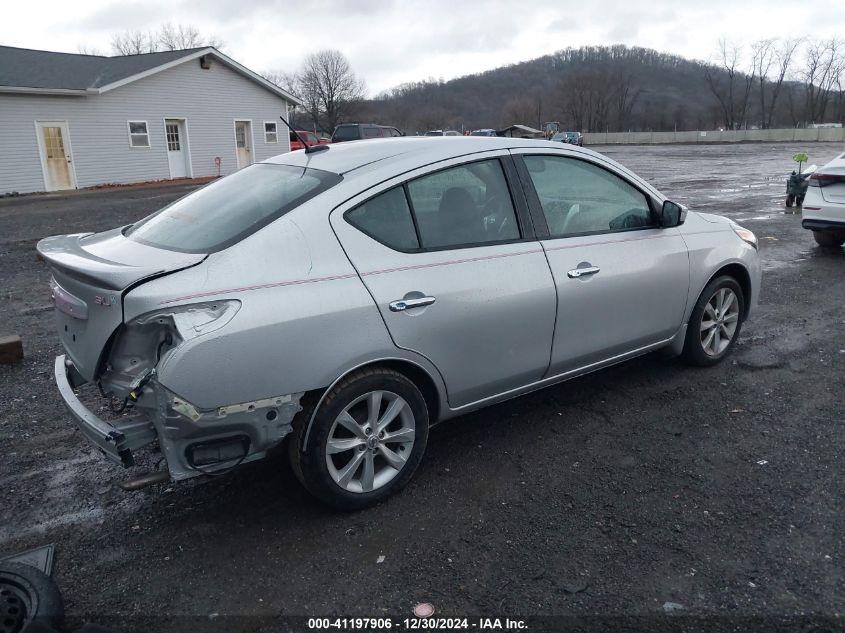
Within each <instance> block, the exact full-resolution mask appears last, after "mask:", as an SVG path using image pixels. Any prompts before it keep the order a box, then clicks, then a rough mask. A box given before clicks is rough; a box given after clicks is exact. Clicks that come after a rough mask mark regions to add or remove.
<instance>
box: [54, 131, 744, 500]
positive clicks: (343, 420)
mask: <svg viewBox="0 0 845 633" xmlns="http://www.w3.org/2000/svg"><path fill="white" fill-rule="evenodd" d="M37 248H38V252H39V253H40V255H41V256H42V257H43V259H44V260H45V261H46V262H47V263H48V265H49V267H50V271H51V273H52V279H51V282H50V283H51V289H52V297H53V301H54V303H55V308H56V324H57V328H58V334H59V338H60V339H61V342H62V345H63V347H64V350H65V353H64V354H62V355H61V356H59V357H58V358H56V360H55V364H54V374H55V379H56V381H57V384H58V389H59V393H60V395H61V398H62V399H63V400H64V402H65V404H66V405H67V407H68V410H69V412H70V415H71V417H72V418H74V420H75V421H76V424H77V425H78V427H79V428H80V429H81V431H82V435H83V436H84V437H86V438H87V439H88V440H89V441H90V442H91V443H93V444H94V445H95V446H96V447H97V448H98V449H100V451H102V452H103V453H104V455H105V456H106V457H108V458H109V459H111V460H113V461H114V462H116V463H117V464H122V465H123V466H132V465H133V464H134V463H135V457H134V456H135V454H136V452H137V451H138V450H139V449H142V448H144V449H145V450H155V451H160V452H161V461H162V462H163V463H164V464H165V466H164V468H163V469H162V470H161V471H158V472H157V473H154V474H152V475H149V474H147V475H145V476H144V477H142V478H139V479H136V480H133V481H132V482H128V483H127V484H126V485H128V486H135V487H140V486H142V485H146V484H149V483H153V482H156V481H158V482H160V481H166V480H169V479H172V480H184V479H188V478H190V477H195V476H198V475H204V474H222V473H225V472H228V471H230V470H232V469H233V468H236V467H238V466H240V465H241V464H243V463H246V462H251V461H254V460H258V459H262V458H264V457H265V456H266V455H268V452H269V451H271V449H273V448H274V447H276V446H278V445H279V444H280V443H282V442H283V441H285V440H286V441H287V449H288V455H289V458H290V460H291V462H292V465H293V470H294V472H295V473H296V476H297V477H298V478H299V480H300V481H301V482H302V483H303V484H304V485H305V487H306V488H307V489H308V490H309V491H311V492H312V493H313V494H314V495H315V496H317V497H318V498H320V499H322V500H323V501H325V502H326V503H329V504H331V505H334V506H336V507H339V508H344V509H357V508H363V507H366V506H369V505H372V504H374V503H377V502H378V501H380V500H382V499H384V498H385V497H387V496H388V495H390V494H391V493H393V492H395V491H396V490H398V489H400V488H401V487H402V486H404V485H405V483H407V482H408V480H409V479H410V478H411V476H412V475H413V473H414V471H415V470H416V468H417V466H418V465H419V463H420V461H421V459H422V456H423V453H424V451H425V448H426V443H427V439H428V431H429V427H430V426H431V425H432V424H435V423H438V422H442V421H445V420H448V419H450V418H454V417H457V416H460V415H462V414H465V413H468V412H470V411H473V410H476V409H480V408H482V407H485V406H487V405H490V404H494V403H497V402H501V401H503V400H507V399H510V398H514V397H516V396H519V395H521V394H525V393H528V392H530V391H534V390H536V389H539V388H542V387H545V386H548V385H552V384H555V383H557V382H560V381H563V380H567V379H569V378H573V377H576V376H579V375H582V374H585V373H588V372H592V371H595V370H597V369H600V368H602V367H606V366H609V365H613V364H616V363H619V362H622V361H624V360H627V359H630V358H633V357H635V356H639V355H641V354H644V353H646V352H649V351H651V350H656V349H659V348H666V349H668V350H670V351H671V352H672V353H673V354H678V355H681V356H682V357H683V358H684V359H685V360H686V361H687V362H689V363H691V364H693V365H702V366H707V365H713V364H715V363H718V362H719V361H721V360H723V359H724V358H725V357H726V356H727V355H728V354H730V352H731V350H732V349H733V347H734V345H735V343H736V341H737V338H738V337H739V334H740V329H741V327H742V323H743V321H744V320H745V319H746V318H747V317H748V315H749V312H750V311H751V309H752V306H754V305H755V304H756V303H757V298H758V293H759V287H760V262H759V258H758V254H757V240H756V238H755V236H754V234H753V233H752V232H751V231H749V230H747V229H744V228H742V227H740V226H739V225H737V224H736V223H734V222H732V221H730V220H728V219H726V218H723V217H719V216H715V215H710V214H705V213H695V212H692V211H687V210H686V209H684V208H683V207H681V206H679V205H678V204H675V203H674V202H672V201H670V200H668V199H667V198H666V197H665V196H664V195H663V194H661V193H660V192H659V191H657V190H656V189H655V188H654V187H652V186H651V185H650V184H649V183H647V182H646V181H644V180H642V179H641V178H639V177H637V176H636V175H634V174H633V173H632V172H630V171H629V170H627V169H625V168H624V167H622V166H621V165H619V164H617V163H615V162H614V161H612V160H610V159H608V158H606V157H604V156H602V155H600V154H598V153H595V152H592V151H589V150H584V149H581V148H575V147H572V148H570V147H568V146H562V145H561V144H560V143H550V142H546V141H537V140H524V139H517V138H498V137H497V138H477V137H476V138H462V139H460V140H457V139H442V138H440V139H428V140H427V139H420V138H416V139H395V140H392V141H389V142H387V141H385V142H373V143H349V144H345V143H342V144H340V145H331V146H329V147H328V148H327V149H326V150H325V151H323V152H319V153H314V154H305V153H304V152H289V153H286V154H282V155H280V156H276V157H275V158H272V159H269V160H266V161H264V162H262V163H258V164H254V165H251V166H249V167H246V168H244V169H241V170H240V171H238V172H235V173H234V174H232V175H230V176H226V177H225V178H222V179H220V180H217V181H214V182H213V183H211V184H209V185H207V186H205V187H203V188H202V189H199V190H196V191H194V192H192V193H189V194H188V195H186V196H185V197H183V198H181V199H179V200H177V201H176V202H174V203H172V204H170V205H168V206H166V207H164V208H163V209H161V210H160V211H158V212H156V213H154V214H152V215H150V216H148V217H146V218H144V219H142V220H139V221H137V222H135V223H134V224H131V225H129V226H123V227H119V228H115V229H113V230H110V231H105V232H102V233H77V234H73V235H60V236H56V237H50V238H46V239H43V240H41V241H40V242H39V243H38V246H37ZM76 389H86V390H87V391H88V394H89V395H88V396H86V397H91V398H98V397H102V398H103V399H104V405H111V410H112V411H115V412H117V411H123V412H124V413H126V412H128V415H119V414H117V415H111V414H109V417H108V418H106V417H101V416H102V415H103V414H101V413H99V412H100V411H107V410H108V409H109V407H108V406H102V407H96V408H95V409H93V410H92V409H89V408H88V407H87V406H86V405H85V404H83V402H82V401H81V400H80V398H79V396H78V395H77V394H76V392H75V390H76ZM490 432H496V430H495V428H491V430H490ZM492 458H494V456H491V459H492Z"/></svg>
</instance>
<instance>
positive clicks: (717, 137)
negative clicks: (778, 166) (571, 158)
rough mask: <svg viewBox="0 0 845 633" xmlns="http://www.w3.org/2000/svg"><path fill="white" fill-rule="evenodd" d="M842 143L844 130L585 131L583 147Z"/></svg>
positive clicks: (844, 138) (844, 134) (844, 140)
mask: <svg viewBox="0 0 845 633" xmlns="http://www.w3.org/2000/svg"><path fill="white" fill-rule="evenodd" d="M789 141H801V142H807V141H830V142H838V143H843V142H845V128H841V127H840V128H787V129H780V130H725V131H719V130H707V131H694V132H587V133H586V134H584V144H585V145H648V144H652V143H655V144H656V143H743V142H746V143H777V142H789Z"/></svg>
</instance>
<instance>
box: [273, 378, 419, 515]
mask: <svg viewBox="0 0 845 633" xmlns="http://www.w3.org/2000/svg"><path fill="white" fill-rule="evenodd" d="M312 414H313V415H314V421H313V424H312V425H311V429H310V431H308V434H307V438H304V437H303V434H304V433H305V431H306V429H307V425H308V421H309V420H310V418H311V416H312ZM428 423H429V420H428V408H427V406H426V403H425V399H424V398H423V396H422V394H421V393H420V391H419V389H417V387H416V386H415V385H414V383H412V382H411V381H410V380H408V379H407V378H406V377H405V376H403V375H402V374H400V373H399V372H396V371H394V370H392V369H388V368H383V367H376V368H369V369H362V370H359V371H356V372H354V373H352V374H351V375H349V376H347V377H346V378H344V379H343V380H342V381H341V382H340V383H338V384H337V385H336V386H335V387H334V388H332V390H331V391H330V392H329V393H328V394H327V395H326V396H325V398H323V401H322V402H321V403H320V404H319V407H318V408H317V411H316V413H314V409H313V408H312V407H308V406H306V407H305V408H304V409H303V411H301V412H300V416H299V418H298V420H296V421H295V423H294V433H293V434H292V436H291V438H290V439H291V441H290V443H289V454H290V458H291V462H292V465H293V470H294V472H295V473H296V475H297V477H298V478H299V479H300V481H301V482H302V483H303V485H304V486H305V487H306V488H307V489H308V491H309V492H311V493H312V494H313V495H314V496H316V497H317V498H318V499H320V500H322V501H324V502H325V503H327V504H329V505H332V506H334V507H336V508H339V509H341V510H358V509H362V508H366V507H369V506H372V505H374V504H376V503H378V502H380V501H382V500H383V499H385V498H386V497H388V496H390V495H391V494H393V493H394V492H396V491H397V490H399V489H400V488H402V487H403V486H404V485H405V484H406V483H408V481H409V480H410V479H411V477H412V476H413V474H414V471H415V470H416V468H417V466H418V465H419V463H420V460H421V459H422V456H423V453H424V452H425V446H426V442H427V440H428Z"/></svg>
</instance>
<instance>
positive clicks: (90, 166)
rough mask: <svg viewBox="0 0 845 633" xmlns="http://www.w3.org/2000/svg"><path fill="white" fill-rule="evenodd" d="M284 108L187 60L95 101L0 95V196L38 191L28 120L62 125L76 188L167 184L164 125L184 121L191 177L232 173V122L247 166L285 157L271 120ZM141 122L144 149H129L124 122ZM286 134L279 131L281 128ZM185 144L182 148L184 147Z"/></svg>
mask: <svg viewBox="0 0 845 633" xmlns="http://www.w3.org/2000/svg"><path fill="white" fill-rule="evenodd" d="M282 114H286V102H285V100H284V99H282V98H281V97H279V96H278V95H275V94H273V93H272V92H270V91H269V90H266V89H265V88H262V87H261V86H260V85H258V84H256V83H255V82H253V81H251V80H249V79H247V78H246V77H244V76H243V75H241V74H239V73H237V72H235V71H233V70H231V69H229V68H228V67H226V66H225V65H223V64H222V63H221V62H219V61H218V60H216V59H215V60H213V61H212V65H211V68H210V69H208V70H203V69H201V68H200V65H199V61H197V60H190V61H187V62H185V63H183V64H180V65H178V66H175V67H173V68H170V69H167V70H164V71H162V72H160V73H156V74H154V75H151V76H149V77H145V78H143V79H140V80H138V81H134V82H132V83H129V84H126V85H124V86H120V87H118V88H114V89H112V90H110V91H109V92H106V93H104V94H100V95H90V96H84V97H78V96H53V95H18V94H0V194H2V193H3V192H8V191H18V192H21V193H25V192H33V191H43V190H44V189H45V183H44V175H43V173H42V168H41V159H40V154H39V150H38V138H37V135H36V128H35V122H36V121H62V120H64V121H67V123H68V127H69V132H70V144H71V149H72V154H73V170H74V172H75V175H76V185H77V187H90V186H93V185H101V184H110V183H132V182H143V181H146V180H160V179H167V178H170V169H169V166H168V161H167V146H166V143H165V136H164V119H165V118H180V119H186V128H187V139H186V140H183V145H185V146H187V147H188V149H189V151H190V164H191V170H192V174H193V176H194V177H202V176H215V175H217V166H216V165H215V158H216V157H219V158H220V173H221V174H222V175H226V174H230V173H232V172H233V171H235V170H236V169H237V154H236V149H235V126H234V121H235V119H248V120H251V121H252V150H253V151H252V157H253V158H252V159H253V162H258V161H261V160H264V159H266V158H270V157H271V156H275V155H277V154H281V153H283V152H287V151H290V143H289V139H288V134H287V133H285V132H283V130H282V128H284V124H283V123H281V121H279V115H282ZM134 120H140V121H147V126H148V131H149V134H150V147H149V148H137V147H136V148H133V147H130V146H129V132H128V129H127V121H134ZM264 121H277V122H278V126H277V129H278V142H277V143H275V144H272V143H265V141H264ZM285 129H286V128H285ZM185 141H187V142H185Z"/></svg>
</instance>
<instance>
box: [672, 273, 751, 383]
mask: <svg viewBox="0 0 845 633" xmlns="http://www.w3.org/2000/svg"><path fill="white" fill-rule="evenodd" d="M744 314H745V295H744V294H743V292H742V287H741V286H740V285H739V284H738V283H737V281H736V279H734V278H733V277H729V276H727V275H723V276H721V277H717V278H716V279H714V280H713V281H711V282H710V283H709V284H707V287H706V288H704V290H703V292H702V293H701V296H700V297H699V298H698V301H697V302H696V304H695V308H694V309H693V311H692V315H691V316H690V320H689V325H688V326H687V336H686V340H685V342H684V351H683V359H684V360H685V361H686V362H688V363H690V364H692V365H698V366H699V367H708V366H710V365H715V364H716V363H718V362H719V361H721V360H722V359H723V358H724V357H725V356H727V355H728V354H729V353H730V352H731V350H732V349H733V347H734V345H736V341H737V339H738V338H739V332H740V330H741V329H742V319H743V315H744Z"/></svg>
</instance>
